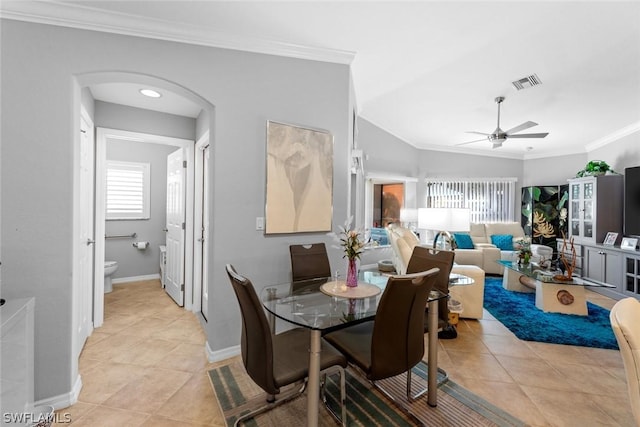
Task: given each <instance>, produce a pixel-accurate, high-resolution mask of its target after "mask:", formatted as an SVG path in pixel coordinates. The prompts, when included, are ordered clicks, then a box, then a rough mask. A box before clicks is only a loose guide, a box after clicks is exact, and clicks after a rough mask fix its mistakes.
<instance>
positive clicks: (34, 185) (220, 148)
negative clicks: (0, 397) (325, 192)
mask: <svg viewBox="0 0 640 427" xmlns="http://www.w3.org/2000/svg"><path fill="white" fill-rule="evenodd" d="M0 31H1V37H0V41H1V43H2V45H1V50H0V51H1V53H2V61H1V67H2V70H1V71H2V81H1V85H2V86H1V91H2V99H1V107H2V113H3V114H2V123H1V125H2V126H1V132H2V159H1V162H2V164H1V171H2V175H3V177H2V180H1V183H2V188H1V193H2V213H1V218H2V229H1V236H2V255H3V260H2V264H3V265H2V269H3V289H2V294H3V297H7V298H16V297H22V296H35V297H36V325H35V335H36V337H35V340H36V343H35V345H36V355H35V364H36V366H35V378H36V384H35V397H36V399H37V400H40V399H46V398H50V397H55V396H61V395H62V396H65V395H67V393H69V392H70V391H71V389H72V386H73V384H74V382H75V381H76V380H77V372H74V368H73V367H72V365H73V364H72V362H71V358H72V345H71V344H72V318H71V313H72V312H73V310H72V302H73V301H72V295H73V277H72V273H73V270H72V267H73V244H74V242H73V233H74V229H75V226H74V220H75V218H74V208H73V205H74V204H73V191H72V185H73V178H74V168H73V161H74V154H75V152H76V151H77V150H78V147H79V142H78V136H77V132H76V131H75V126H74V123H78V120H77V118H76V116H77V114H78V111H79V103H80V90H76V89H75V88H74V77H77V78H78V80H79V81H86V79H87V78H89V77H92V76H94V75H93V74H89V73H96V72H100V71H111V70H121V71H122V72H131V73H137V74H138V75H140V76H155V77H156V78H160V79H164V80H166V81H168V82H170V83H171V84H174V85H177V86H179V87H181V88H185V90H189V91H191V92H192V93H193V94H197V95H199V96H200V98H201V99H202V102H203V106H206V104H207V103H208V104H210V105H215V120H211V121H210V122H209V123H210V126H211V127H212V128H211V136H212V140H213V141H214V145H215V146H214V153H213V154H214V155H213V158H212V160H211V166H212V171H213V177H212V189H213V195H214V198H215V200H213V201H212V206H213V211H212V214H211V218H210V220H211V227H212V230H211V233H212V237H213V247H212V253H211V258H210V260H209V262H210V264H209V266H210V272H211V276H210V277H211V278H210V282H209V283H208V287H209V307H208V308H209V316H210V317H209V323H208V324H207V325H206V328H205V332H206V335H207V340H208V344H209V346H210V347H211V349H213V350H214V351H215V350H220V349H225V348H228V347H231V346H235V345H238V344H239V340H240V324H241V320H240V315H239V310H238V307H237V303H236V301H235V297H234V295H233V293H232V291H231V287H230V286H229V283H228V278H227V277H226V275H225V272H224V265H225V264H226V263H233V264H234V265H235V266H236V268H237V269H238V270H239V271H240V272H242V273H244V274H246V275H247V276H248V277H250V278H252V279H254V281H255V283H256V286H263V285H265V284H267V283H274V282H282V281H284V280H286V279H287V278H288V277H289V274H290V272H289V255H288V245H289V243H290V242H296V241H310V240H312V239H313V240H316V239H317V240H325V241H326V236H325V234H324V233H319V234H314V235H307V236H300V235H299V236H269V237H265V236H264V235H263V233H262V232H259V231H256V230H255V218H256V217H257V216H263V215H264V203H265V200H264V189H265V182H264V177H265V163H266V161H265V123H266V121H267V120H277V121H281V122H287V123H293V124H301V125H307V126H310V127H314V128H320V129H327V130H329V131H331V133H332V134H333V136H334V154H335V163H334V171H335V172H334V191H333V197H334V198H333V202H334V210H333V211H334V224H335V223H338V224H340V223H342V222H343V221H344V218H346V217H347V200H348V191H349V190H348V187H349V174H348V169H347V158H348V155H347V153H348V147H349V144H350V142H349V141H350V133H349V129H350V124H349V122H350V120H351V116H352V110H353V105H352V103H351V101H350V90H351V88H350V73H349V67H348V66H346V65H337V64H328V63H323V62H319V61H305V60H297V59H291V58H282V57H277V56H273V55H260V54H253V53H247V52H239V51H233V50H230V49H216V48H209V47H203V46H194V45H188V44H182V43H173V42H166V41H158V40H150V39H142V38H133V37H129V36H121V35H113V34H105V33H98V32H91V31H84V30H75V29H68V28H61V27H55V26H50V25H40V24H31V23H24V22H17V21H11V20H2V25H1V29H0ZM83 79H85V80H83ZM34 82H36V83H35V84H34ZM214 123H215V125H214ZM27 130H28V131H27ZM148 131H149V132H151V131H154V132H157V131H158V129H156V128H154V129H148ZM193 132H194V135H193V136H195V128H194V130H193ZM166 134H169V135H170V132H166ZM170 136H174V135H170ZM181 136H182V135H181ZM18 184H19V185H18Z"/></svg>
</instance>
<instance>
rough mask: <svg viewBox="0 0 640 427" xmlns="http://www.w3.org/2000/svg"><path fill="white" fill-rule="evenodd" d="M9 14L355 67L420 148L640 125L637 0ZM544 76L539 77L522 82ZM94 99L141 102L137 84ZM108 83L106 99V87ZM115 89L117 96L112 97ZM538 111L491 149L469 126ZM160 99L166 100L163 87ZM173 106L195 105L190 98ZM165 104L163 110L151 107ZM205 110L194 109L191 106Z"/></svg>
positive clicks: (531, 152) (365, 113)
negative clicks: (518, 133)
mask: <svg viewBox="0 0 640 427" xmlns="http://www.w3.org/2000/svg"><path fill="white" fill-rule="evenodd" d="M1 7H2V14H3V16H5V17H8V18H13V19H23V20H28V21H34V22H49V23H52V22H54V21H52V19H54V20H55V23H56V24H58V25H68V26H73V27H78V28H87V29H101V30H103V31H111V32H117V33H123V34H133V35H142V36H150V37H155V38H161V39H168V40H177V41H187V42H192V43H197V44H203V45H212V46H220V47H226V48H234V49H242V50H249V51H254V52H264V53H271V54H281V55H286V56H294V57H299V58H306V59H317V60H325V61H331V62H338V63H349V64H351V65H352V70H353V79H354V84H355V88H356V97H357V104H358V113H359V114H360V116H361V117H363V118H364V119H366V120H368V121H370V122H372V123H374V124H375V125H377V126H379V127H381V128H383V129H385V130H386V131H388V132H390V133H391V134H393V135H395V136H397V137H399V138H401V139H403V140H404V141H406V142H408V143H409V144H411V145H414V146H416V147H419V148H429V149H437V150H447V151H459V152H467V153H474V154H481V155H495V156H505V157H515V158H534V157H544V156H549V155H561V154H570V153H576V152H585V150H587V149H593V148H596V147H599V146H602V145H604V144H606V143H607V142H610V141H612V140H614V139H615V138H617V137H621V136H625V135H627V134H629V133H632V132H638V131H640V2H638V1H625V2H611V1H602V2H596V1H586V2H576V1H554V2H551V1H539V2H522V1H511V2H507V1H500V2H485V1H470V2H460V1H447V2H436V1H413V2H405V1H393V2H381V1H342V2H330V1H297V2H292V1H288V2H272V1H256V2H249V1H227V2H221V1H190V0H182V1H126V2H125V1H54V2H31V1H21V2H14V1H6V0H5V1H3V2H2V3H1ZM534 73H535V74H536V75H537V76H538V77H539V78H540V80H541V81H542V85H540V86H535V87H532V88H529V89H525V90H522V91H516V90H515V88H514V87H513V85H512V84H511V82H512V81H514V80H518V79H520V78H522V77H525V76H528V75H530V74H534ZM93 89H95V91H94V95H95V96H96V98H97V99H102V100H105V101H109V102H117V103H122V104H128V105H134V106H142V107H143V108H153V106H149V105H148V104H147V105H141V104H138V102H139V101H137V100H139V99H140V98H141V97H140V96H139V94H138V93H137V89H138V88H137V87H136V88H123V89H135V90H130V94H127V91H126V90H124V91H120V90H119V89H118V90H115V89H116V88H113V87H111V88H109V90H107V91H101V90H100V89H103V88H92V90H93ZM107 93H109V94H110V95H109V97H108V96H107ZM115 94H119V95H117V98H115V96H116V95H115ZM497 96H504V97H506V100H505V101H504V103H503V104H502V111H501V126H500V127H501V128H502V129H503V130H506V129H510V128H512V127H515V126H516V125H519V124H521V123H523V122H525V121H528V120H531V121H534V122H537V123H538V124H539V125H538V126H535V127H533V128H530V129H528V130H526V131H523V132H522V133H530V132H536V133H537V132H549V136H547V137H546V138H544V139H510V140H507V141H506V142H505V143H504V145H503V147H502V148H498V149H491V144H490V143H489V142H488V141H481V142H477V143H473V144H469V145H464V146H456V144H459V143H463V142H466V141H471V140H474V139H477V136H474V135H470V134H468V133H465V132H466V131H472V130H473V131H480V132H486V133H491V132H493V131H494V129H495V128H496V116H497V107H496V104H495V102H494V98H495V97H497ZM163 98H164V99H161V100H163V101H167V99H168V98H165V97H163ZM169 105H170V108H171V109H169V110H167V109H166V108H165V109H160V108H157V109H160V110H161V111H169V112H172V113H175V114H183V115H188V116H191V117H194V112H193V110H191V111H190V112H189V111H188V110H185V111H183V110H181V109H180V110H177V109H173V108H174V107H176V106H177V103H176V102H169ZM153 109H156V108H153ZM195 114H197V113H195Z"/></svg>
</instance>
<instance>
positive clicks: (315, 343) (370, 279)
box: [260, 271, 447, 427]
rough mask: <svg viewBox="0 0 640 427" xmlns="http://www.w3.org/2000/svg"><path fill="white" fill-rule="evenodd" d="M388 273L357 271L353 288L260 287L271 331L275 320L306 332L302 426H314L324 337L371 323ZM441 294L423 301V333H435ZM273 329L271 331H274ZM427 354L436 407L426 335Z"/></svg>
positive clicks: (432, 352)
mask: <svg viewBox="0 0 640 427" xmlns="http://www.w3.org/2000/svg"><path fill="white" fill-rule="evenodd" d="M388 277H389V276H388V275H385V274H381V273H379V272H374V271H362V272H360V274H359V277H358V279H359V281H358V286H357V287H355V288H349V287H347V286H346V284H345V282H344V281H340V280H336V279H334V278H318V279H310V280H305V281H301V282H289V283H282V284H278V285H269V286H265V287H264V288H263V289H262V291H261V293H260V298H261V300H262V304H263V306H264V308H265V309H266V311H267V312H268V316H269V318H270V319H269V320H270V323H271V325H272V328H274V325H275V319H276V318H277V319H281V320H283V321H285V322H287V323H289V324H292V325H295V326H298V327H302V328H306V329H308V330H309V334H310V348H309V377H308V387H307V425H308V426H312V427H316V426H317V425H318V411H319V400H320V349H321V345H320V344H321V338H322V336H323V335H324V334H326V333H328V332H331V331H335V330H338V329H342V328H346V327H348V326H352V325H355V324H358V323H362V322H366V321H369V320H373V319H374V317H375V314H376V310H377V308H378V303H379V302H380V297H381V295H382V292H383V291H384V288H385V286H386V283H387V279H388ZM442 298H447V295H446V294H444V293H442V292H440V291H437V290H433V291H431V293H430V295H429V299H428V303H427V304H428V308H429V314H428V327H429V330H432V331H435V330H437V329H438V301H439V300H440V299H442ZM274 331H275V329H274ZM428 343H429V346H428V347H429V348H428V354H427V365H428V371H427V384H428V391H427V402H428V404H429V405H430V406H434V407H435V406H436V405H437V387H438V334H429V337H428Z"/></svg>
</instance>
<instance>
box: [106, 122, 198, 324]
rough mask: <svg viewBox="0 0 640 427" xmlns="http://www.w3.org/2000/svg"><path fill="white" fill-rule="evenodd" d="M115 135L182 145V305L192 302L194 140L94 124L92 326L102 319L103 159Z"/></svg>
mask: <svg viewBox="0 0 640 427" xmlns="http://www.w3.org/2000/svg"><path fill="white" fill-rule="evenodd" d="M109 139H117V140H121V141H122V140H124V141H131V142H144V143H151V144H163V145H172V146H175V147H181V148H185V149H186V158H187V171H186V182H185V188H186V226H185V271H184V279H185V295H184V308H185V309H186V310H190V311H191V310H192V309H193V308H192V305H193V295H194V289H193V243H194V241H193V240H194V239H193V230H194V228H193V227H194V221H193V218H194V151H195V144H194V141H192V140H188V139H181V138H172V137H168V136H161V135H153V134H147V133H140V132H131V131H125V130H120V129H109V128H103V127H96V189H95V198H96V209H95V220H96V223H95V230H96V231H95V233H96V237H95V242H96V243H95V276H94V282H95V284H94V300H93V326H94V328H97V327H100V326H102V323H103V322H104V256H105V216H106V215H105V185H106V182H105V179H106V163H107V140H109Z"/></svg>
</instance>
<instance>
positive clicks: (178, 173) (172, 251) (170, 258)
mask: <svg viewBox="0 0 640 427" xmlns="http://www.w3.org/2000/svg"><path fill="white" fill-rule="evenodd" d="M184 151H185V150H184V149H183V148H180V149H178V150H176V151H174V152H173V153H171V154H169V156H167V239H166V246H167V264H166V285H165V291H166V292H167V293H168V294H169V295H170V296H171V298H173V299H174V300H175V302H176V303H177V304H178V305H179V306H183V305H184V257H185V244H184V237H185V227H186V222H185V216H186V215H185V211H186V210H185V205H186V200H185V191H184V187H185V175H186V164H185V152H184Z"/></svg>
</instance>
